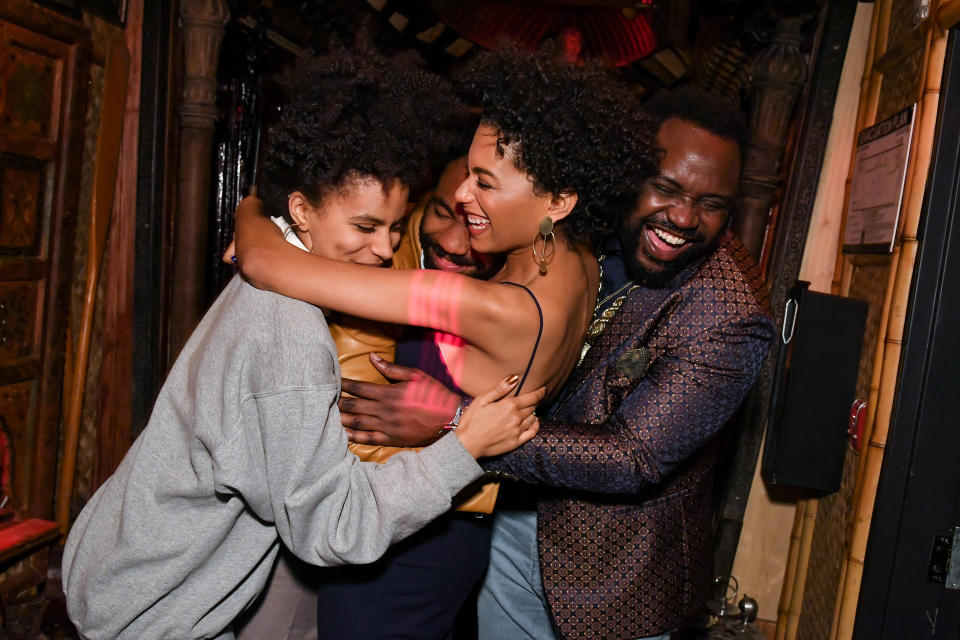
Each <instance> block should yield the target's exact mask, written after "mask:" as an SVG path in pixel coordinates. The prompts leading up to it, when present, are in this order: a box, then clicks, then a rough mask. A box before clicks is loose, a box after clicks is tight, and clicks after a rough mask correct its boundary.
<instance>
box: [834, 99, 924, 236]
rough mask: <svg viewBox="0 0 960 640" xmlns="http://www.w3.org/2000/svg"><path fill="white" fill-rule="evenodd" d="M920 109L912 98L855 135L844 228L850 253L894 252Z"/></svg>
mask: <svg viewBox="0 0 960 640" xmlns="http://www.w3.org/2000/svg"><path fill="white" fill-rule="evenodd" d="M916 111H917V105H916V103H914V104H913V105H912V106H910V107H907V108H906V109H904V110H903V111H900V112H899V113H896V114H894V115H892V116H890V117H889V118H887V119H886V120H884V121H882V122H879V123H877V124H875V125H873V126H872V127H868V128H866V129H864V130H863V131H861V132H860V135H859V136H858V137H857V155H856V160H855V161H854V167H853V179H852V183H851V186H850V202H849V203H848V205H847V212H846V227H845V229H844V233H843V250H844V251H845V252H846V253H890V252H891V251H893V243H894V240H895V238H896V235H897V223H898V221H899V218H900V206H901V204H902V203H903V187H904V183H905V180H906V176H907V161H908V159H909V158H910V145H911V143H912V142H913V123H914V119H915V118H914V115H915V114H916Z"/></svg>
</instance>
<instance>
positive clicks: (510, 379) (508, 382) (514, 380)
mask: <svg viewBox="0 0 960 640" xmlns="http://www.w3.org/2000/svg"><path fill="white" fill-rule="evenodd" d="M519 379H520V376H518V375H517V374H513V375H512V376H510V377H509V378H507V384H513V383H514V382H516V381H517V380H519Z"/></svg>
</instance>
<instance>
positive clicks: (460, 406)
mask: <svg viewBox="0 0 960 640" xmlns="http://www.w3.org/2000/svg"><path fill="white" fill-rule="evenodd" d="M472 399H473V398H470V397H468V396H460V402H458V403H457V410H456V412H454V414H453V418H452V419H451V420H450V422H448V423H447V424H445V425H443V426H442V427H441V428H440V435H443V434H445V433H447V432H449V431H456V430H457V427H459V426H460V418H461V416H463V410H464V409H466V408H467V407H468V406H469V405H470V401H471V400H472Z"/></svg>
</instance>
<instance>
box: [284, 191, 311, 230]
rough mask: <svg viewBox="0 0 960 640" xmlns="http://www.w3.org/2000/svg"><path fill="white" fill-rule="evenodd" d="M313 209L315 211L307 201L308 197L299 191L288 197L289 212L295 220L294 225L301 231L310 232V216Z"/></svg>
mask: <svg viewBox="0 0 960 640" xmlns="http://www.w3.org/2000/svg"><path fill="white" fill-rule="evenodd" d="M311 209H313V206H312V205H311V204H310V202H309V201H308V200H307V197H306V196H305V195H303V194H302V193H300V192H299V191H294V192H292V193H291V194H290V195H289V196H287V211H288V212H289V213H290V217H291V218H292V219H293V224H294V225H296V227H297V228H298V229H300V231H309V230H310V216H309V215H308V214H309V213H310V210H311Z"/></svg>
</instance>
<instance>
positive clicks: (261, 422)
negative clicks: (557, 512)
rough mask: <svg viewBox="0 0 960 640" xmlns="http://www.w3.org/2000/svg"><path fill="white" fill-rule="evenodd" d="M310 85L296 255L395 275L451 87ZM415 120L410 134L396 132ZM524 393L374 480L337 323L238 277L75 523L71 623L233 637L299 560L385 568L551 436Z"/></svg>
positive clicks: (488, 404) (90, 632) (299, 132)
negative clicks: (335, 333) (395, 256)
mask: <svg viewBox="0 0 960 640" xmlns="http://www.w3.org/2000/svg"><path fill="white" fill-rule="evenodd" d="M299 71H300V73H299V75H297V76H295V79H296V82H297V83H298V84H299V83H300V82H303V81H306V80H309V82H311V83H312V82H316V83H317V85H316V86H314V85H312V84H311V85H310V86H309V87H302V89H303V90H302V91H299V92H298V93H297V94H295V95H294V96H293V99H292V102H291V105H290V108H289V109H288V110H287V112H285V113H284V115H283V117H282V118H281V121H280V123H279V124H278V126H277V128H276V130H275V133H276V134H277V135H275V136H274V137H273V138H272V139H270V141H269V142H268V150H267V154H268V157H270V158H273V159H274V160H276V159H277V158H281V159H282V160H280V161H279V163H282V162H286V161H288V160H290V159H294V160H296V161H300V160H304V158H303V156H302V155H300V152H299V151H297V149H296V148H294V143H295V142H296V141H299V138H300V137H301V136H308V137H309V139H310V141H311V145H312V146H311V149H312V150H319V151H317V152H316V153H315V154H314V153H313V152H311V153H312V155H311V157H310V159H309V160H310V161H308V162H303V163H302V164H300V163H299V162H298V165H297V166H296V167H295V168H293V169H291V173H290V175H287V176H284V179H285V180H288V181H289V182H288V184H289V187H290V191H289V192H288V193H289V197H288V198H286V207H285V208H284V211H286V212H287V214H288V215H289V216H290V217H291V218H292V220H293V221H295V229H294V231H293V232H292V233H290V234H288V242H286V241H285V243H287V244H289V246H291V247H293V246H294V245H296V246H297V247H298V248H296V249H295V250H296V251H299V252H301V253H304V254H305V255H308V252H312V254H313V255H318V256H324V257H325V258H326V259H329V260H332V261H337V263H338V264H339V263H340V261H342V262H344V263H350V264H351V266H353V265H354V264H359V265H380V264H382V263H384V262H385V261H388V260H389V259H390V257H391V256H392V253H393V248H392V247H393V245H394V244H395V243H396V242H397V241H398V240H399V228H400V227H401V226H402V224H403V217H404V213H405V209H406V202H407V193H408V185H409V184H410V183H411V182H412V181H414V180H415V179H416V178H417V177H418V176H419V175H420V173H421V172H422V167H423V166H424V165H425V164H426V163H425V160H426V159H427V158H428V157H429V154H430V153H431V152H432V151H433V150H435V149H437V148H438V147H443V146H444V145H445V144H446V143H445V142H444V140H443V139H442V136H438V135H437V134H436V133H435V132H436V131H439V130H441V125H442V124H443V122H442V119H443V114H445V113H447V108H446V106H445V98H446V94H445V92H444V89H443V87H442V86H440V85H439V84H438V83H437V81H436V80H435V79H433V78H431V77H429V76H428V75H427V74H425V73H423V72H422V71H420V70H419V69H416V68H413V67H410V66H409V65H407V64H403V62H402V61H401V60H398V59H394V60H391V61H387V60H384V59H381V58H375V57H373V56H372V54H370V53H369V52H366V53H364V54H362V55H346V54H341V55H339V56H337V57H336V58H334V59H326V60H318V61H315V62H312V63H309V64H307V65H306V66H304V67H302V68H301V69H300V70H299ZM321 90H323V91H330V93H324V94H319V93H317V92H319V91H321ZM334 90H336V91H335V92H333V91H334ZM332 97H335V98H336V99H335V100H334V99H331V98H332ZM422 109H426V110H427V112H425V113H422V114H421V115H420V116H418V118H413V116H414V114H418V113H420V111H421V110H422ZM397 114H406V116H405V117H404V118H401V120H399V121H402V122H404V123H405V124H406V125H408V128H406V129H405V130H403V131H389V130H388V129H384V126H385V123H390V122H391V118H393V117H395V116H396V115H397ZM399 121H398V120H393V121H392V122H394V123H396V122H399ZM288 143H290V144H289V145H288ZM374 143H375V144H376V148H375V151H374V152H370V153H364V152H362V149H365V148H368V147H373V146H374ZM412 146H416V147H417V148H418V149H419V151H418V152H416V153H410V147H412ZM299 148H300V149H303V148H304V147H302V146H300V147H299ZM279 163H276V162H275V164H274V166H279ZM267 223H268V224H270V225H273V223H272V222H269V221H267ZM274 228H275V227H274ZM357 268H359V269H364V270H367V271H371V272H372V271H374V270H373V269H369V268H368V267H366V266H364V267H357ZM513 378H514V380H513V381H511V380H509V379H507V380H504V381H501V382H502V383H501V384H500V385H499V387H498V388H497V389H496V390H494V391H493V392H491V393H488V394H485V395H484V396H483V402H478V403H474V405H478V406H477V410H476V411H474V410H473V409H474V407H473V406H471V407H470V410H469V411H468V412H467V413H465V414H464V420H465V421H469V424H468V425H467V428H466V429H464V428H461V429H459V430H458V431H457V433H456V434H454V436H453V437H449V436H448V437H446V438H443V439H442V440H440V441H438V442H437V443H436V444H434V445H432V446H431V447H428V448H426V449H424V450H422V451H420V452H419V453H406V454H402V455H399V456H395V457H394V458H393V459H391V460H390V461H389V462H387V463H386V464H384V465H378V464H373V463H361V462H359V461H358V460H357V458H356V457H355V456H353V455H352V454H350V453H349V452H348V450H347V439H346V435H345V433H344V430H343V427H342V425H341V423H340V419H339V412H338V410H337V398H338V397H339V395H340V384H339V383H340V380H339V368H338V366H337V353H336V350H335V347H334V344H333V341H332V339H331V336H330V332H329V330H328V328H327V324H326V321H325V319H324V310H323V309H320V308H317V307H315V306H313V305H311V304H307V303H305V302H301V301H299V300H294V299H291V298H285V297H283V296H280V295H277V294H275V293H270V292H267V291H261V290H259V289H255V288H254V287H252V286H250V285H249V284H247V283H246V282H245V281H244V280H243V279H242V278H240V277H239V276H238V277H235V278H234V279H233V280H232V281H230V283H228V285H227V286H226V288H225V289H224V291H223V292H222V293H221V294H220V296H219V297H218V298H217V300H216V301H215V302H214V303H213V306H212V307H211V308H210V310H209V311H208V312H207V314H206V315H205V316H204V318H203V320H202V321H201V322H200V325H199V326H198V327H197V329H196V330H195V331H194V333H193V335H192V336H191V338H190V340H189V341H188V342H187V344H186V346H185V347H184V348H183V351H182V352H181V353H180V356H179V357H178V358H177V361H176V363H175V364H174V366H173V368H172V370H171V372H170V375H169V376H168V378H167V380H166V383H165V384H164V386H163V389H162V390H161V391H160V394H159V397H158V398H157V401H156V404H155V406H154V409H153V413H152V415H151V417H150V421H149V423H148V424H147V426H146V428H145V429H144V430H143V432H142V434H141V435H140V437H139V438H138V439H137V441H136V442H135V443H134V444H133V445H132V447H131V448H130V451H129V452H128V453H127V455H126V457H125V458H124V460H123V461H122V462H121V464H120V466H119V468H118V469H117V471H116V473H114V475H113V476H111V477H110V478H109V479H108V480H107V481H106V482H105V483H104V484H103V486H102V487H100V489H99V490H98V491H97V493H96V494H95V495H94V496H93V497H92V498H91V499H90V501H89V503H88V504H87V505H86V507H85V508H84V510H83V512H82V513H81V514H80V516H79V517H78V518H77V520H76V522H75V523H74V526H73V529H72V531H71V532H70V535H69V537H68V539H67V543H66V547H65V549H64V555H63V585H64V589H65V591H66V596H67V609H68V612H69V615H70V619H71V620H72V621H73V622H74V624H76V626H77V628H78V629H79V630H80V631H81V634H82V635H83V637H91V638H136V639H137V640H144V639H150V638H184V639H189V638H218V639H220V640H226V639H230V638H233V637H234V635H233V631H232V629H231V626H232V622H233V620H234V618H235V617H236V616H237V614H239V613H240V612H241V611H243V610H244V609H245V608H246V607H247V606H248V605H249V604H250V603H251V602H252V601H253V600H254V599H255V598H256V597H257V596H258V594H259V593H260V591H261V590H262V588H263V586H264V584H265V582H266V581H267V579H268V576H269V575H270V572H271V570H272V568H273V566H274V561H275V560H276V558H277V554H278V552H279V551H280V549H281V547H285V548H286V549H287V550H289V552H291V553H293V554H295V555H296V556H297V557H299V558H301V559H302V560H304V561H306V562H309V563H313V564H318V565H335V564H343V563H351V562H352V563H369V562H372V561H373V560H376V559H377V558H378V557H379V556H380V555H381V554H382V553H383V552H384V551H385V550H386V549H387V547H388V546H389V545H390V544H392V543H393V542H396V541H397V540H399V539H400V538H403V537H405V536H407V535H409V534H410V533H411V532H412V531H415V530H416V529H418V528H420V527H422V526H423V525H425V524H426V523H427V522H429V521H430V520H431V519H433V518H434V517H436V516H437V515H439V514H441V513H443V512H445V511H447V510H448V509H449V508H450V505H451V502H452V499H453V497H454V496H455V495H456V494H457V493H458V492H459V491H460V490H462V489H463V488H464V487H465V486H466V485H468V484H469V483H470V482H471V481H473V480H476V479H477V478H478V477H479V476H480V475H481V469H480V467H479V466H478V465H477V464H476V462H475V461H474V458H477V457H480V456H487V455H490V454H492V453H497V452H502V451H506V450H510V449H513V448H515V447H516V446H518V445H519V444H521V443H522V442H525V441H526V440H527V439H529V437H532V435H533V434H534V432H535V431H536V426H537V422H536V418H535V417H534V416H533V407H534V405H535V404H536V403H537V401H538V400H539V399H540V398H541V397H542V393H528V394H524V395H523V396H520V397H519V398H514V397H511V398H509V399H507V400H503V401H500V402H493V401H494V400H495V398H496V397H498V396H500V395H504V394H506V393H508V392H509V391H511V390H512V388H513V387H514V386H516V379H517V376H513ZM384 503H389V504H390V508H389V509H383V508H381V505H382V504H384ZM282 634H283V632H282V631H281V630H279V629H272V630H270V632H269V633H268V635H266V636H264V637H270V638H280V637H282Z"/></svg>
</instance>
